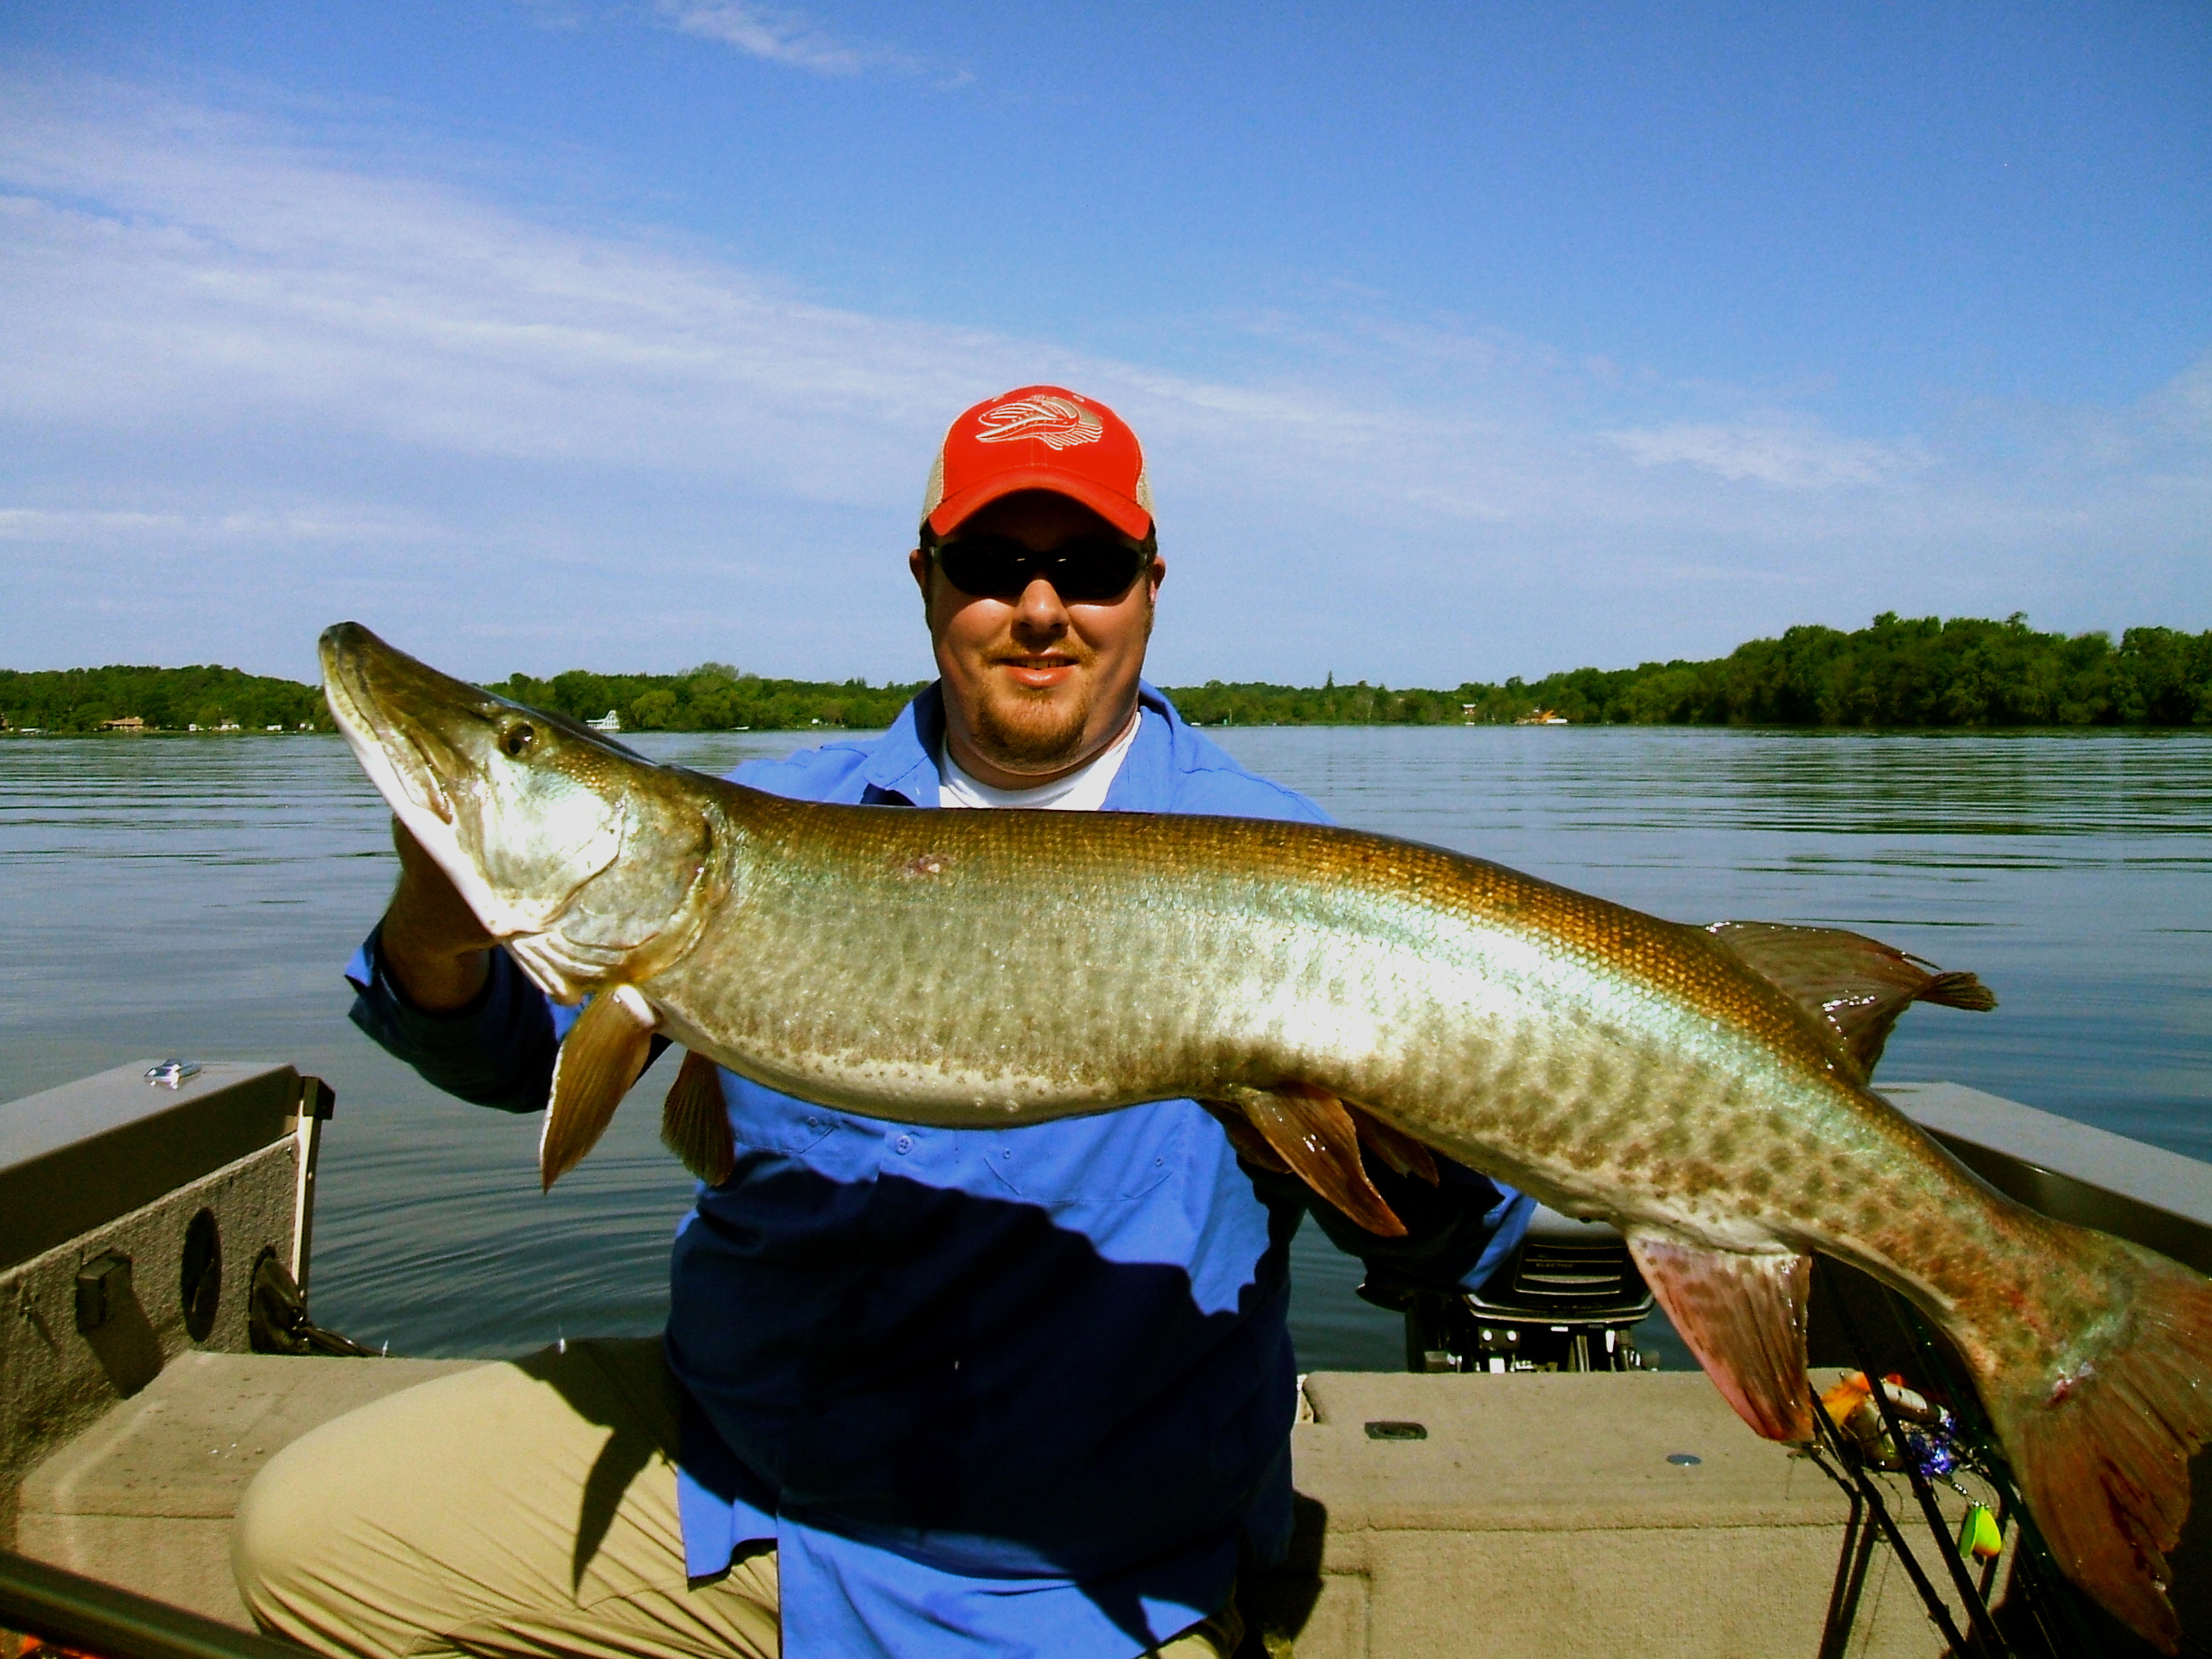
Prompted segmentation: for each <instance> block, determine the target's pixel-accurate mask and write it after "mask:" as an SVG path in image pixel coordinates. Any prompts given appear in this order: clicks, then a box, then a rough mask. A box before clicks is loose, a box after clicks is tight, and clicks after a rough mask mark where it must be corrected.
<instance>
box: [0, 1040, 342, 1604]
mask: <svg viewBox="0 0 2212 1659" xmlns="http://www.w3.org/2000/svg"><path fill="white" fill-rule="evenodd" d="M149 1073H154V1074H155V1076H154V1077H153V1078H151V1079H149ZM330 1104H331V1091H330V1090H329V1089H328V1088H327V1087H326V1086H325V1085H324V1084H323V1083H322V1082H321V1081H320V1080H319V1079H315V1078H308V1077H302V1076H301V1075H300V1073H298V1072H296V1071H295V1070H294V1069H293V1068H292V1067H291V1066H278V1065H270V1064H268V1063H265V1062H244V1061H223V1060H212V1061H210V1062H208V1063H207V1064H206V1065H204V1066H195V1065H193V1064H191V1062H189V1061H179V1062H156V1061H155V1060H137V1061H135V1062H133V1063H132V1064H131V1065H128V1066H118V1067H116V1068H115V1069H114V1070H113V1071H109V1072H102V1073H99V1074H98V1075H97V1076H94V1077H88V1078H85V1079H81V1080H79V1081H77V1082H75V1083H70V1084H67V1085H64V1086H63V1087H61V1088H58V1089H49V1090H47V1091H46V1092H44V1093H43V1094H35V1095H30V1096H27V1097H24V1098H22V1099H20V1100H14V1101H9V1102H7V1103H0V1545H7V1546H10V1547H18V1548H27V1549H32V1550H33V1553H37V1552H36V1548H35V1547H36V1544H37V1540H36V1539H34V1538H33V1536H31V1535H30V1534H33V1533H35V1532H37V1531H38V1530H39V1523H37V1522H33V1520H32V1519H31V1518H30V1517H27V1516H25V1515H24V1514H23V1513H21V1504H20V1494H19V1490H18V1489H19V1486H20V1484H21V1480H22V1479H23V1477H24V1475H25V1474H27V1472H28V1471H29V1470H31V1469H32V1468H34V1467H35V1466H36V1465H38V1464H39V1463H40V1462H42V1461H43V1460H45V1459H46V1457H48V1456H49V1455H52V1453H53V1452H55V1451H56V1450H58V1449H60V1448H61V1447H63V1446H64V1445H65V1444H66V1443H69V1442H70V1440H71V1439H73V1438H74V1437H76V1436H77V1435H78V1434H80V1433H81V1432H82V1431H84V1430H86V1429H87V1428H88V1427H90V1426H91V1425H93V1424H94V1422H95V1421H96V1420H97V1419H100V1417H101V1416H102V1415H103V1414H104V1413H107V1412H109V1411H111V1410H112V1409H113V1408H114V1407H116V1406H117V1405H118V1403H119V1402H121V1401H127V1400H130V1399H132V1398H133V1397H135V1396H137V1395H140V1394H141V1393H142V1392H143V1391H144V1390H145V1389H147V1388H148V1386H149V1384H151V1383H153V1382H154V1381H155V1379H156V1378H157V1377H158V1376H161V1373H162V1371H163V1370H164V1369H165V1368H166V1367H167V1366H169V1365H170V1364H172V1363H173V1362H174V1361H175V1360H176V1359H177V1358H179V1356H180V1355H182V1354H184V1353H185V1352H187V1351H189V1350H191V1349H194V1348H199V1349H208V1350H215V1351H218V1352H231V1353H244V1352H246V1351H247V1349H248V1346H249V1341H248V1336H247V1289H248V1286H249V1285H251V1283H252V1278H253V1269H254V1264H255V1263H256V1262H257V1261H258V1260H259V1259H260V1258H261V1256H262V1255H264V1253H273V1254H275V1255H276V1256H277V1257H278V1258H279V1259H280V1260H282V1261H283V1263H284V1265H285V1266H286V1267H287V1268H289V1269H290V1270H291V1271H292V1272H293V1273H294V1274H295V1277H298V1278H301V1279H304V1278H305V1277H306V1273H305V1269H306V1267H307V1250H308V1247H309V1243H310V1237H309V1235H310V1224H311V1222H312V1218H313V1192H314V1188H313V1177H314V1153H315V1146H316V1141H317V1135H318V1130H319V1125H320V1121H321V1120H322V1119H324V1118H326V1117H327V1116H328V1115H330ZM62 1565H71V1564H70V1562H68V1561H66V1560H64V1561H63V1562H62Z"/></svg>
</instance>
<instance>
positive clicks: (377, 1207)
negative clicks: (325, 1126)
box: [0, 726, 2212, 1369]
mask: <svg viewBox="0 0 2212 1659" xmlns="http://www.w3.org/2000/svg"><path fill="white" fill-rule="evenodd" d="M1218 735H1219V736H1220V738H1222V740H1223V741H1224V742H1225V744H1227V746H1228V747H1229V748H1230V749H1231V750H1232V751H1233V752H1234V753H1235V754H1236V755H1237V757H1238V758H1239V759H1240V760H1242V761H1243V762H1245V763H1247V764H1248V765H1250V766H1252V767H1254V768H1255V769H1258V770H1260V771H1262V772H1265V773H1267V774H1269V775H1272V776H1274V777H1277V778H1279V779H1281V780H1283V781H1285V782H1287V783H1289V784H1291V785H1292V786H1293V787H1297V788H1299V789H1302V790H1304V792H1306V793H1308V794H1310V795H1311V796H1312V797H1314V799H1316V800H1318V801H1320V802H1321V803H1322V805H1323V806H1325V807H1326V808H1327V809H1328V811H1330V812H1331V813H1333V814H1334V816H1335V817H1337V819H1338V820H1339V821H1340V822H1341V823H1346V824H1351V825H1356V826H1358V827H1360V828H1364V829H1379V830H1383V831H1386V832H1388V833H1390V834H1393V835H1398V836H1407V837H1411V838H1413V839H1416V840H1420V841H1425V842H1434V843H1437V844H1438V845H1442V846H1445V847H1450V848H1458V849H1460V850H1462V851H1465V852H1469V853H1475V854H1480V855H1482V856H1484V857H1486V858H1491V859H1495V860H1498V861H1500V862H1502V863H1505V864H1510V865H1512V866H1516V867H1518V868H1521V869H1523V870H1527V871H1530V872H1534V873H1537V874H1541V875H1543V876H1547V877H1549V878H1552V879H1554V880H1557V881H1561V882H1565V883H1566V884H1569V885H1571V886H1575V887H1579V888H1583V889H1586V890H1590V891H1592V892H1595V893H1600V894H1602V895H1604V896H1607V897H1608V898H1613V899H1617V900H1620V901H1621V902H1626V903H1628V904H1632V905H1635V906H1637V907H1638V908H1643V909H1647V910H1651V911H1655V912H1656V913H1658V914H1660V915H1668V916H1672V917H1675V918H1677V919H1679V920H1682V921H1715V920H1719V919H1722V918H1727V917H1739V918H1758V919H1763V920H1770V921H1802V922H1825V923H1836V924H1841V925H1844V926H1848V927H1857V928H1860V929H1863V930H1864V931H1866V932H1869V933H1874V934H1875V935H1876V936H1878V937H1880V938H1882V939H1887V940H1889V941H1890V942H1892V943H1893V944H1895V945H1900V946H1902V947H1904V948H1905V949H1907V950H1910V951H1915V952H1917V953H1918V954H1920V955H1923V956H1925V957H1929V958H1931V959H1932V960H1934V961H1936V962H1937V963H1942V965H1943V966H1945V967H1956V968H1968V969H1973V970H1975V971H1976V972H1978V973H1979V974H1980V975H1982V976H1983V977H1984V979H1985V980H1986V981H1988V982H1989V983H1990V986H1992V987H1994V988H1995V989H1996V992H1997V994H1998V995H1999V996H2000V998H2001V999H2002V1005H2003V1006H2002V1007H2001V1008H2000V1009H1999V1010H1998V1012H1996V1013H1994V1014H1990V1015H1986V1016H1972V1015H1966V1014H1961V1013H1957V1012H1952V1011H1948V1010H1943V1009H1923V1010H1918V1011H1916V1012H1914V1013H1913V1014H1912V1015H1911V1016H1910V1017H1908V1018H1906V1019H1905V1022H1904V1024H1903V1025H1902V1026H1901V1027H1900V1028H1899V1032H1898V1035H1897V1036H1896V1037H1895V1039H1894V1040H1893V1042H1892V1043H1891V1045H1890V1051H1889V1054H1888V1057H1887V1060H1885V1062H1884V1066H1883V1074H1884V1075H1885V1076H1886V1077H1888V1078H1893V1079H1930V1078H1947V1079H1954V1080H1955V1081H1958V1082H1962V1083H1967V1084H1971V1085H1974V1086H1976V1087H1978V1088H1982V1089H1987V1090H1990V1091H1992V1092H1995V1093H1997V1094H2001V1095H2005V1096H2008V1097H2011V1098H2014V1099H2016V1100H2021V1101H2025V1102H2027V1103H2029V1104H2031V1105H2035V1106H2040V1107H2043V1108H2045V1109H2048V1110H2051V1111H2054V1112H2058V1113H2062V1114H2063V1115H2067V1116H2069V1117H2075V1118H2078V1119H2081V1121H2085V1122H2090V1123H2095V1124H2098V1125H2100V1126H2101V1127H2106V1128H2109V1129H2112V1130H2115V1131H2118V1133H2123V1134H2127V1135H2133V1136H2136V1137H2137V1138H2139V1139H2143V1140H2148V1141H2150V1142H2153V1143H2154V1144H2156V1145H2159V1146H2166V1147H2168V1148H2170V1149H2172V1150H2173V1151H2175V1152H2184V1153H2187V1154H2189V1155H2190V1156H2191V1157H2195V1158H2203V1159H2208V1160H2212V833H2208V832H2212V738H2208V737H2206V736H2205V735H2203V734H2197V733H2174V734H2136V733H2127V734H2114V733H2081V732H2065V733H2050V734H2041V733H2029V734H2017V735H2002V736H1986V735H1960V734H1948V733H1946V734H1930V735H1873V736H1868V735H1841V736H1838V735H1821V734H1803V733H1796V732H1744V731H1710V730H1643V729H1625V728H1612V729H1608V728H1598V727H1589V728H1583V727H1566V728H1559V727H1506V728H1497V727H1487V726H1475V727H1445V728H1392V727H1383V728H1345V727H1334V728H1303V729H1300V728H1261V729H1253V730H1235V731H1228V732H1221V733H1218ZM807 740H808V739H807V738H806V735H805V734H795V733H775V732H748V733H734V734H726V735H714V736H673V735H671V736H662V737H647V738H644V739H642V740H641V742H640V746H641V748H644V749H646V750H648V751H649V752H651V753H652V754H653V755H654V756H656V757H659V758H663V759H668V760H676V761H681V762H683V763H685V764H688V765H692V766H696V767H700V768H702V769H709V770H716V771H720V770H724V769H727V768H728V767H730V766H732V765H734V764H735V763H737V762H738V761H739V760H742V759H744V758H747V757H752V756H757V755H767V754H781V753H783V752H786V751H787V750H790V749H791V748H793V747H794V746H796V745H798V744H800V743H803V742H805V741H807ZM392 874H393V862H392V854H391V850H390V845H389V842H388V839H387V830H386V815H385V811H384V808H383V805H382V803H381V802H380V800H379V799H377V797H376V796H375V794H374V792H373V791H372V790H371V789H370V787H369V786H368V782H367V781H365V780H364V779H363V777H362V775H361V772H360V771H359V769H357V768H356V766H355V764H354V763H353V761H352V759H351V757H350V756H349V754H348V752H347V751H346V750H345V748H344V747H343V744H342V743H341V742H340V741H339V740H338V739H337V738H317V737H312V736H283V737H260V736H256V737H250V738H249V737H240V738H197V739H195V738H140V739H119V738H118V739H99V740H79V741H70V740H46V741H39V740H29V739H23V740H15V741H9V742H5V743H0V894H4V899H0V1061H3V1062H4V1073H0V1077H4V1083H0V1095H4V1096H5V1097H8V1098H11V1099H12V1098H15V1097H19V1096H21V1095H24V1094H28V1093H32V1092H33V1091H37V1090H40V1089H44V1088H49V1087H52V1085H56V1084H59V1083H64V1082H67V1081H69V1080H70V1079H73V1078H76V1077H81V1076H83V1075H85V1074H87V1073H92V1072H96V1071H100V1070H103V1069H105V1068H106V1067H108V1066H115V1065H118V1064H121V1063H123V1062H125V1061H127V1060H137V1059H141V1058H146V1057H157V1056H160V1055H163V1054H186V1055H190V1056H191V1057H193V1058H196V1059H203V1060H210V1059H267V1058H275V1059H281V1060H290V1061H292V1062H293V1063H294V1064H295V1065H297V1066H299V1067H300V1069H301V1071H303V1072H312V1073H316V1074H318V1075H319V1076H321V1077H323V1078H325V1079H327V1080H328V1081H329V1082H330V1083H331V1085H333V1086H334V1087H335V1088H336V1089H337V1096H338V1111H337V1120H336V1121H335V1122H334V1123H333V1124H332V1125H331V1130H330V1134H329V1138H328V1139H327V1141H326V1142H325V1146H326V1151H325V1164H324V1170H325V1174H324V1177H323V1181H322V1199H321V1210H320V1214H319V1217H318V1218H317V1225H316V1241H317V1245H316V1255H315V1263H314V1281H313V1297H314V1306H315V1311H316V1316H317V1317H318V1318H319V1319H320V1320H322V1321H323V1322H325V1323H326V1324H329V1325H331V1326H333V1327H335V1328H337V1329H340V1330H343V1331H345V1332H347V1333H348V1334H351V1335H353V1336H355V1337H357V1338H359V1339H361V1340H365V1341H368V1342H370V1343H372V1344H381V1343H385V1342H387V1341H388V1342H389V1343H390V1344H391V1346H392V1351H393V1352H408V1353H417V1354H462V1353H499V1352H519V1351H521V1350H524V1349H526V1348H529V1347H532V1346H537V1345H538V1344H539V1343H541V1342H544V1341H547V1340H552V1339H554V1338H556V1337H557V1336H562V1335H578V1334H586V1333H592V1334H601V1333H611V1332H616V1333H623V1332H644V1331H649V1330H653V1329H655V1328H658V1327H659V1323H660V1321H661V1318H662V1316H663V1311H664V1309H665V1269H666V1257H667V1246H668V1238H669V1234H670V1231H671V1229H672V1227H673V1226H674V1225H675V1222H676V1219H677V1218H678V1216H679V1215H680V1214H681V1213H682V1212H683V1211H684V1207H685V1206H686V1204H687V1202H688V1200H689V1194H690V1178H689V1177H688V1176H685V1175H684V1172H683V1170H681V1169H680V1168H679V1167H678V1165H677V1164H675V1162H674V1161H673V1160H672V1159H671V1158H669V1157H668V1156H667V1155H666V1154H665V1152H662V1151H661V1149H660V1147H659V1144H658V1142H657V1139H656V1138H655V1136H656V1131H657V1126H658V1119H659V1113H658V1110H657V1109H644V1110H641V1109H639V1106H638V1105H633V1106H632V1107H631V1108H629V1109H628V1110H626V1111H624V1112H623V1113H621V1114H618V1115H617V1117H616V1120H615V1124H614V1127H613V1128H612V1129H611V1131H610V1133H609V1135H608V1138H607V1139H606V1141H605V1142H603V1143H602V1145H601V1146H600V1148H599V1151H598V1152H596V1153H595V1154H594V1155H593V1156H592V1158H590V1159H589V1160H587V1161H586V1163H585V1164H584V1165H583V1166H582V1168H581V1169H580V1170H578V1171H577V1172H576V1173H575V1174H574V1175H572V1176H569V1177H568V1179H567V1180H566V1181H564V1182H562V1185H561V1187H560V1188H558V1189H556V1191H555V1192H554V1193H553V1194H551V1195H550V1197H544V1196H541V1195H540V1194H539V1193H538V1182H537V1176H536V1171H535V1152H536V1142H537V1134H538V1120H537V1118H536V1117H535V1116H534V1115H533V1116H530V1117H524V1118H510V1117H507V1116H505V1115H501V1114H497V1113H491V1112H483V1111H477V1110H474V1109H471V1108H468V1107H465V1106H462V1105H460V1104H459V1103H456V1102H453V1101H449V1100H447V1099H445V1098H444V1097H441V1096H438V1095H436V1094H435V1093H433V1092H432V1091H429V1090H428V1089H427V1088H425V1087H424V1086H423V1085H422V1084H421V1083H419V1082H418V1081H417V1080H416V1079H415V1077H414V1075H413V1073H410V1072H408V1071H406V1070H405V1069H404V1067H402V1066H398V1064H396V1063H395V1062H393V1061H392V1060H388V1059H386V1057H385V1056H384V1055H383V1054H381V1053H380V1052H379V1051H378V1050H377V1049H375V1048H374V1047H373V1046H372V1045H371V1044H370V1043H369V1042H368V1041H367V1040H366V1039H365V1038H363V1037H362V1036H360V1035H359V1034H358V1033H357V1032H356V1031H355V1030H353V1028H352V1027H351V1026H350V1025H349V1024H347V1022H346V1020H345V1017H344V1016H345V1009H346V1005H347V1000H348V994H347V990H346V987H345V986H344V985H343V982H342V981H341V980H340V978H339V969H340V968H341V967H342V966H343V963H344V961H345V958H346V957H347V956H348V955H349V953H350V952H351V951H352V950H353V948H354V946H355V945H356V944H357V943H358V942H359V940H360V939H361V936H362V934H363V933H365V932H367V930H368V926H369V924H370V922H371V921H373V920H374V917H375V915H377V913H378V912H379V910H380V908H382V902H383V900H384V897H385V896H386V892H387V890H388V889H389V887H390V884H391V881H392ZM658 1069H665V1067H663V1068H658ZM655 1084H656V1079H653V1078H649V1079H647V1088H648V1090H653V1091H655V1092H656V1093H657V1089H656V1088H655ZM0 1109H4V1107H0ZM1296 1273H1297V1290H1296V1294H1295V1299H1294V1304H1293V1324H1294V1328H1295V1330H1296V1334H1297V1340H1298V1345H1299V1350H1300V1354H1301V1362H1302V1364H1303V1365H1304V1367H1306V1368H1308V1369H1321V1368H1324V1367H1342V1366H1369V1367H1395V1365H1397V1364H1401V1361H1402V1344H1401V1337H1400V1334H1399V1326H1398V1322H1397V1321H1396V1320H1395V1318H1394V1317H1393V1316H1388V1315H1385V1314H1383V1313H1381V1312H1379V1311H1378V1310H1374V1309H1371V1308H1369V1307H1367V1306H1366V1305H1365V1304H1362V1303H1360V1302H1358V1300H1357V1299H1356V1298H1355V1297H1353V1296H1352V1293H1351V1292H1352V1285H1355V1284H1356V1283H1357V1282H1358V1276H1359V1270H1358V1265H1357V1264H1356V1263H1353V1262H1351V1261H1347V1260H1346V1258H1344V1257H1342V1256H1340V1255H1337V1254H1336V1253H1335V1252H1334V1250H1333V1249H1331V1248H1330V1247H1329V1246H1328V1243H1326V1241H1324V1240H1322V1238H1321V1237H1320V1235H1319V1233H1318V1231H1317V1230H1316V1229H1313V1228H1310V1227H1309V1228H1307V1229H1305V1230H1304V1231H1303V1232H1302V1233H1301V1234H1300V1236H1299V1239H1298V1242H1297V1261H1296ZM1670 1346H1671V1345H1670Z"/></svg>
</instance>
